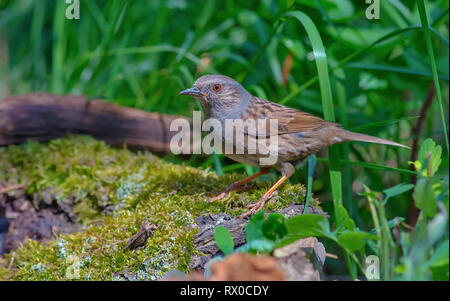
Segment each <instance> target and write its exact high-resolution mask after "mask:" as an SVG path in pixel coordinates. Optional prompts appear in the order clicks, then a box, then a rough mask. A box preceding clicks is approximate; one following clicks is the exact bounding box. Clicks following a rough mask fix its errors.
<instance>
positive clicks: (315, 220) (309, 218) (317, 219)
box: [277, 214, 336, 247]
mask: <svg viewBox="0 0 450 301" xmlns="http://www.w3.org/2000/svg"><path fill="white" fill-rule="evenodd" d="M286 225H287V230H288V233H287V235H286V236H285V237H283V239H282V240H281V242H280V243H279V244H278V245H277V247H282V246H285V245H288V244H290V243H292V242H294V241H296V240H299V239H301V238H305V237H310V236H319V237H320V236H322V237H328V238H331V239H333V240H336V237H335V235H334V234H333V233H331V232H330V224H329V222H328V220H327V219H326V218H325V217H324V216H322V215H316V214H303V215H296V216H293V217H291V218H289V219H288V220H287V222H286Z"/></svg>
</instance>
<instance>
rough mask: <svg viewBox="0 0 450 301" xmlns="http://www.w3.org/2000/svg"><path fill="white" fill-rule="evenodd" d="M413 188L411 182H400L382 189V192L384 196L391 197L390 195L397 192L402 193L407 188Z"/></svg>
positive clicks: (392, 195) (397, 193)
mask: <svg viewBox="0 0 450 301" xmlns="http://www.w3.org/2000/svg"><path fill="white" fill-rule="evenodd" d="M413 188H414V185H413V184H405V183H401V184H398V185H395V186H394V187H391V188H388V189H385V190H383V192H384V194H385V195H386V198H391V197H394V196H397V195H399V194H402V193H404V192H406V191H408V190H411V189H413Z"/></svg>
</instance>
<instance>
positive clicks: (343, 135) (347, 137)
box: [334, 128, 410, 148]
mask: <svg viewBox="0 0 450 301" xmlns="http://www.w3.org/2000/svg"><path fill="white" fill-rule="evenodd" d="M334 140H335V141H336V143H341V142H348V141H363V142H370V143H379V144H387V145H393V146H399V147H404V148H410V147H408V146H406V145H403V144H400V143H397V142H393V141H389V140H386V139H381V138H378V137H374V136H369V135H364V134H358V133H354V132H350V131H347V130H344V129H343V128H335V137H334Z"/></svg>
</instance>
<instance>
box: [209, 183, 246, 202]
mask: <svg viewBox="0 0 450 301" xmlns="http://www.w3.org/2000/svg"><path fill="white" fill-rule="evenodd" d="M253 187H254V185H248V186H233V184H232V185H231V186H230V187H228V188H227V190H225V191H224V192H222V193H221V194H218V195H216V196H215V197H212V198H210V199H209V200H208V202H215V201H219V200H221V199H224V198H225V197H227V196H228V195H229V194H230V192H231V191H239V192H243V191H249V190H251V189H253Z"/></svg>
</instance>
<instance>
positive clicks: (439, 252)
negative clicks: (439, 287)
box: [428, 239, 449, 267]
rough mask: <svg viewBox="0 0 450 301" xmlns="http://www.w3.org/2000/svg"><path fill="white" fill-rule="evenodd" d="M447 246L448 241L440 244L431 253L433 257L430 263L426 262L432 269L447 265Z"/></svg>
mask: <svg viewBox="0 0 450 301" xmlns="http://www.w3.org/2000/svg"><path fill="white" fill-rule="evenodd" d="M448 246H449V244H448V239H447V240H446V241H444V242H443V243H441V244H440V245H439V247H437V248H436V250H435V251H434V253H433V256H432V257H431V259H430V261H429V262H428V265H429V266H432V267H438V266H441V265H446V264H447V265H448V263H449V252H448V249H449V247H448Z"/></svg>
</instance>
